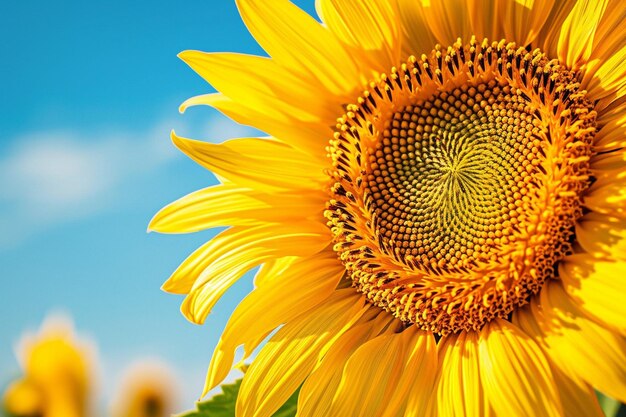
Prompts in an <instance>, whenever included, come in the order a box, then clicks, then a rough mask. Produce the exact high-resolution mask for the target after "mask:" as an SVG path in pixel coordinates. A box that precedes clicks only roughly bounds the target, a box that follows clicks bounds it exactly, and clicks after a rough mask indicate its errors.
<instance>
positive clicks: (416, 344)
mask: <svg viewBox="0 0 626 417" xmlns="http://www.w3.org/2000/svg"><path fill="white" fill-rule="evenodd" d="M407 331H412V332H414V333H415V335H414V336H413V337H414V339H413V341H411V342H410V344H409V353H408V357H407V362H406V366H405V368H404V371H403V372H402V376H401V377H400V380H399V382H398V385H397V388H396V391H395V392H394V394H393V396H392V397H391V399H390V401H389V404H390V406H389V408H388V409H387V410H385V413H384V414H383V417H395V416H396V415H402V416H405V417H418V416H422V415H424V412H425V411H426V407H427V406H428V401H429V399H430V398H431V397H432V395H433V392H432V391H433V387H434V384H435V378H436V375H437V345H436V343H435V338H434V336H433V334H432V333H427V332H421V331H418V330H416V329H414V328H413V327H409V329H407V330H405V332H407ZM416 387H419V389H415V388H416ZM396 408H397V410H398V412H397V413H395V410H396Z"/></svg>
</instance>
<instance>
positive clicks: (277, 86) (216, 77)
mask: <svg viewBox="0 0 626 417" xmlns="http://www.w3.org/2000/svg"><path fill="white" fill-rule="evenodd" d="M178 56H179V58H181V59H182V60H183V61H185V63H186V64H187V65H189V66H190V67H191V68H192V69H193V70H194V71H196V72H197V73H198V74H199V75H200V76H202V78H204V79H205V80H206V81H207V82H209V83H210V84H211V85H212V86H213V87H215V89H216V90H217V91H219V92H221V93H222V94H224V95H225V96H227V97H230V98H231V99H233V100H235V101H240V102H243V103H246V105H247V106H249V107H253V108H256V109H260V110H262V111H263V112H265V113H267V115H268V117H292V118H294V119H297V120H300V121H320V120H326V121H330V122H332V121H333V120H334V118H336V117H337V114H336V111H333V109H332V108H331V106H329V105H328V102H329V97H332V96H329V95H328V94H326V95H325V94H320V93H319V91H320V88H321V86H320V85H318V84H316V83H314V82H310V81H309V82H307V81H305V80H303V79H302V78H300V77H297V76H295V75H294V74H293V73H292V72H290V71H287V70H285V68H282V67H280V66H279V65H278V64H276V62H274V61H273V60H272V59H270V58H265V57H260V56H254V55H243V54H235V53H206V52H200V51H184V52H181V53H180V54H179V55H178ZM338 105H339V103H338Z"/></svg>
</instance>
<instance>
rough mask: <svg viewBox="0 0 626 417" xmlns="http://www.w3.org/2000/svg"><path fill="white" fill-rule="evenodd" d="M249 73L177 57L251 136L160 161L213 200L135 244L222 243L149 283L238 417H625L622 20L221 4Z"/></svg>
mask: <svg viewBox="0 0 626 417" xmlns="http://www.w3.org/2000/svg"><path fill="white" fill-rule="evenodd" d="M237 5H238V7H239V11H240V13H241V16H242V18H243V20H244V22H245V23H246V25H247V26H248V28H249V30H250V32H251V33H252V35H253V36H254V37H255V38H256V40H257V41H258V42H259V44H260V45H261V46H262V47H263V49H265V51H266V52H267V53H268V55H269V57H259V56H249V55H240V54H232V53H204V52H197V51H186V52H183V53H182V54H181V55H180V57H181V58H182V59H183V60H184V61H185V62H186V63H187V64H189V66H191V68H193V69H194V70H195V71H196V72H198V74H200V75H201V76H202V77H203V78H205V79H206V80H207V81H208V82H209V83H210V84H211V85H212V86H213V87H214V88H215V89H216V90H218V93H215V94H207V95H201V96H197V97H194V98H191V99H189V100H188V101H186V102H185V103H184V104H183V105H182V107H181V110H182V111H184V110H185V109H186V108H187V107H189V106H193V105H209V106H212V107H214V108H216V109H218V110H220V111H221V112H223V113H224V114H226V115H227V116H229V117H231V118H232V119H233V120H235V121H237V122H239V123H242V124H246V125H251V126H254V127H256V128H258V129H260V130H262V131H264V132H266V133H267V134H268V135H271V136H270V137H269V138H243V139H234V140H230V141H227V142H225V143H222V144H211V143H206V142H201V141H196V140H190V139H184V138H181V137H179V136H177V135H175V134H172V138H173V141H174V143H175V145H176V146H177V147H179V148H180V149H181V150H182V151H183V152H184V153H186V154H187V155H189V156H190V157H191V158H192V159H193V160H195V161H196V162H198V163H199V164H201V165H203V166H205V167H206V168H207V169H209V170H211V171H212V172H214V173H215V174H216V175H217V176H218V178H219V180H220V184H219V185H216V186H212V187H209V188H206V189H203V190H200V191H196V192H194V193H192V194H190V195H188V196H186V197H183V198H181V199H180V200H178V201H176V202H174V203H172V204H170V205H169V206H167V207H165V208H164V209H163V210H161V211H160V212H159V213H158V214H157V215H156V216H155V218H154V219H153V220H152V222H151V224H150V229H151V230H155V231H159V232H165V233H184V232H194V231H198V230H202V229H208V228H212V227H216V226H230V227H229V228H227V229H226V230H225V231H223V232H221V233H220V234H218V235H217V236H216V237H215V238H213V239H212V240H211V241H209V242H208V243H206V244H205V245H204V246H202V247H201V248H199V249H198V250H197V251H196V252H194V253H193V254H192V255H191V256H190V257H189V258H188V259H187V260H185V261H184V262H183V263H182V265H181V266H180V267H179V268H178V269H177V270H176V271H175V272H174V274H173V275H172V276H171V277H170V279H169V280H168V281H167V282H166V283H165V284H164V287H163V288H164V289H165V290H167V291H169V292H173V293H180V294H186V298H185V300H184V302H183V304H182V311H183V313H184V314H185V316H186V317H188V318H189V319H190V320H191V321H193V322H196V323H202V322H203V321H204V320H205V318H206V316H207V315H208V314H209V312H210V311H211V309H212V307H213V306H214V305H215V303H216V301H217V300H218V299H219V298H220V297H221V295H222V294H223V293H224V292H225V291H226V290H227V289H228V288H229V287H230V286H231V285H232V284H233V283H234V282H235V281H236V280H237V279H238V278H239V277H240V276H241V275H242V274H243V273H244V272H245V271H247V270H249V269H251V268H253V267H255V266H258V265H262V267H261V269H260V270H259V272H258V273H257V275H256V278H255V285H256V288H255V289H254V290H253V291H252V292H251V293H250V294H249V295H248V296H247V297H246V298H245V299H244V300H243V301H242V303H241V304H240V305H239V306H238V307H237V308H236V310H235V311H234V313H233V315H232V317H231V319H230V321H229V322H228V324H227V326H226V329H225V330H224V333H223V335H222V337H221V339H220V341H219V343H218V346H217V348H216V350H215V352H214V354H213V358H212V360H211V364H210V368H209V372H208V377H207V381H206V387H205V392H206V391H207V390H209V389H211V388H212V387H214V386H216V385H217V384H218V383H219V382H220V381H221V380H222V379H223V378H224V377H225V376H226V375H227V373H228V372H229V370H230V369H231V367H232V364H233V358H234V351H235V349H236V348H237V347H238V346H241V345H243V347H244V351H245V355H246V356H248V355H250V354H251V352H252V351H253V350H254V349H255V348H256V347H257V346H259V344H260V343H261V342H262V341H263V340H264V339H265V338H266V337H267V336H268V335H269V334H271V333H272V332H273V331H274V330H275V329H277V328H279V330H278V331H276V332H275V333H274V334H272V335H271V337H270V338H269V340H268V341H267V343H266V344H265V345H264V346H263V347H262V348H261V350H260V351H259V352H258V355H257V356H256V357H255V359H254V360H253V361H252V364H251V366H250V368H249V370H248V372H247V373H246V375H245V377H244V380H243V382H242V385H241V391H240V395H239V398H238V403H237V415H238V416H239V417H248V416H255V417H265V416H271V415H272V413H273V412H274V411H276V410H277V409H278V408H279V407H280V405H281V404H282V403H283V402H284V401H285V400H286V399H287V398H288V397H289V396H290V395H291V394H292V393H293V392H294V391H295V390H296V389H297V388H298V387H301V391H300V395H299V400H298V416H299V417H304V416H339V417H343V416H385V417H387V416H402V415H404V416H423V415H429V416H452V415H454V416H457V415H458V416H461V415H467V416H486V415H497V416H530V415H545V416H561V415H565V416H585V417H589V416H600V415H601V410H600V408H599V406H598V403H597V401H596V398H595V396H594V391H593V388H596V389H597V390H599V391H601V392H603V393H605V394H607V395H609V396H611V397H614V398H616V399H618V400H620V401H623V402H626V339H625V337H624V336H625V335H626V320H625V319H624V317H625V316H626V279H625V276H626V149H625V148H624V147H625V146H626V135H625V133H626V128H625V125H626V113H625V112H624V110H625V109H626V65H624V61H625V60H626V25H625V24H624V22H625V21H626V6H625V4H624V2H623V1H621V0H563V1H561V0H546V1H543V0H541V1H539V0H535V1H533V0H515V1H513V0H445V1H441V0H430V1H428V0H422V1H421V2H420V1H417V0H397V1H383V0H378V1H377V0H371V1H349V0H320V1H318V2H317V3H316V6H317V11H318V14H319V16H320V18H321V23H320V22H318V21H317V20H316V19H315V18H313V17H311V16H309V15H308V14H306V13H305V12H303V11H302V10H300V9H299V8H297V7H296V6H295V5H293V4H291V3H290V2H289V1H286V0H275V1H271V2H270V1H267V2H259V1H253V0H239V1H237Z"/></svg>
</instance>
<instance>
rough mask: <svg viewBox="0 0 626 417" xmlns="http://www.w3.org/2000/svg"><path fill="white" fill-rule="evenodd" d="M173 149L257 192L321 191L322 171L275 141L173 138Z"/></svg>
mask: <svg viewBox="0 0 626 417" xmlns="http://www.w3.org/2000/svg"><path fill="white" fill-rule="evenodd" d="M172 141H173V142H174V145H176V147H178V148H179V149H180V150H181V151H183V152H184V153H185V154H186V155H188V156H189V157H190V158H191V159H193V160H194V161H196V162H197V163H198V164H200V165H202V166H203V167H205V168H206V169H208V170H210V171H212V172H214V173H216V174H218V175H221V176H223V177H225V178H228V179H229V180H230V181H232V182H233V183H235V184H237V185H240V186H244V187H250V188H254V189H256V190H270V191H271V190H275V189H277V188H278V189H302V188H310V189H314V190H316V189H320V188H321V187H320V183H321V181H322V180H323V171H322V168H321V167H320V166H319V165H318V164H315V163H314V161H312V160H310V159H309V158H308V157H307V155H306V154H304V153H302V152H300V151H297V150H295V149H294V148H292V147H290V146H289V145H287V144H285V143H283V142H280V141H278V140H274V139H259V138H246V139H233V140H229V141H226V142H224V143H221V144H214V143H208V142H201V141H198V140H192V139H185V138H182V137H179V136H176V134H175V133H173V132H172Z"/></svg>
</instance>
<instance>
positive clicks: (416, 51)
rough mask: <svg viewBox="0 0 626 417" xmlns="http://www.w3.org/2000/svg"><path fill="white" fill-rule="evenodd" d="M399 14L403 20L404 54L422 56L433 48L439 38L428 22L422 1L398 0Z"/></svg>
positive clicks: (405, 55)
mask: <svg viewBox="0 0 626 417" xmlns="http://www.w3.org/2000/svg"><path fill="white" fill-rule="evenodd" d="M396 2H397V4H398V14H399V17H400V20H401V22H402V35H403V40H402V54H403V56H404V57H407V56H410V55H414V56H417V57H419V56H421V55H422V54H428V53H429V52H430V51H432V50H433V48H434V46H435V44H437V40H436V38H435V35H434V33H432V32H431V30H430V28H429V27H428V25H427V24H426V16H425V15H424V7H423V6H422V2H420V1H415V0H396Z"/></svg>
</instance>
